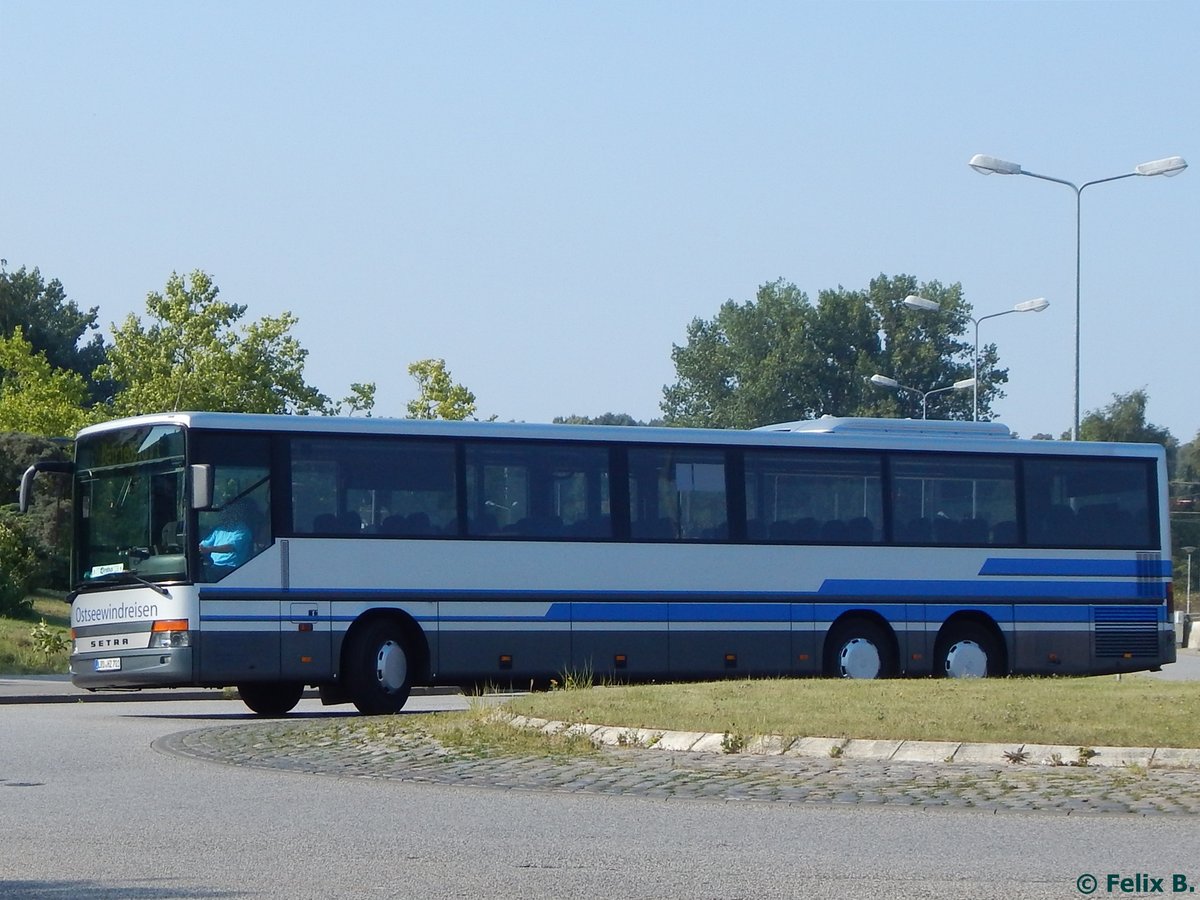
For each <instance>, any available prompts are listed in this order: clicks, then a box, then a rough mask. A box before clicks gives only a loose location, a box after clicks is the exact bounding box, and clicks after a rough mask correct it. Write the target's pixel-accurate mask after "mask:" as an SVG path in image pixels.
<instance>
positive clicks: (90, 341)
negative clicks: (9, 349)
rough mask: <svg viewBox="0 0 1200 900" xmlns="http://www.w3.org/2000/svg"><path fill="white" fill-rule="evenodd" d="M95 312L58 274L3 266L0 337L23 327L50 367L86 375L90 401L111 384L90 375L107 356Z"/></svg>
mask: <svg viewBox="0 0 1200 900" xmlns="http://www.w3.org/2000/svg"><path fill="white" fill-rule="evenodd" d="M96 317H97V308H96V307H92V308H91V309H89V310H87V311H86V312H85V311H83V310H81V309H80V308H79V307H78V305H76V303H75V302H74V301H72V300H68V299H67V295H66V291H65V290H64V289H63V286H62V282H60V281H59V280H58V279H57V278H56V279H54V280H52V281H50V282H45V281H43V279H42V274H41V272H39V271H38V270H37V269H32V270H29V269H26V268H24V267H22V268H20V269H18V270H17V271H15V272H7V271H4V270H3V268H0V337H11V336H12V335H13V334H14V333H15V332H16V331H17V329H21V331H22V333H23V334H24V336H25V340H27V341H28V342H29V343H30V344H31V345H32V346H33V349H34V352H40V353H42V354H44V355H45V357H46V360H47V361H48V362H49V363H50V365H51V366H53V367H54V368H55V369H65V370H67V371H69V372H75V373H76V374H78V375H79V376H80V377H82V378H83V379H84V380H85V382H86V384H87V387H88V395H89V396H88V402H89V404H90V403H94V402H98V401H100V400H103V399H105V398H106V397H107V396H109V395H110V394H111V393H112V385H110V384H105V383H98V382H95V381H93V380H92V377H93V373H94V372H95V371H96V369H98V368H99V367H100V366H101V365H102V364H103V363H104V359H105V347H104V339H103V338H102V337H101V335H100V333H99V331H98V330H97V328H98V326H97V323H96Z"/></svg>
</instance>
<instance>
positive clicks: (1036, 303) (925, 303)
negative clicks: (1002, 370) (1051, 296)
mask: <svg viewBox="0 0 1200 900" xmlns="http://www.w3.org/2000/svg"><path fill="white" fill-rule="evenodd" d="M904 305H905V306H908V307H911V308H912V309H928V310H935V309H941V307H940V306H939V305H938V303H937V302H936V301H934V300H926V299H925V298H924V297H918V296H916V295H915V294H909V295H908V296H907V297H905V298H904ZM1049 305H1050V301H1049V300H1047V299H1046V298H1045V297H1038V298H1037V299H1036V300H1024V301H1022V302H1021V303H1018V304H1016V305H1015V306H1014V307H1013V308H1012V309H1006V310H1004V311H1003V312H998V313H989V314H988V315H986V316H980V317H979V318H978V319H977V318H975V317H974V316H971V315H968V316H967V318H968V319H970V320H971V321H972V322H974V323H975V370H974V371H975V378H974V381H975V384H974V385H973V386H972V387H973V390H972V398H971V406H972V408H973V409H974V413H973V414H972V417H971V418H972V421H975V422H978V421H979V323H980V322H982V321H983V320H984V319H994V318H996V317H997V316H1007V315H1008V314H1009V313H1019V312H1041V311H1042V310H1043V309H1045V308H1046V307H1048V306H1049Z"/></svg>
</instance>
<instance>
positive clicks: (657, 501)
mask: <svg viewBox="0 0 1200 900" xmlns="http://www.w3.org/2000/svg"><path fill="white" fill-rule="evenodd" d="M629 505H630V536H631V537H632V538H633V539H634V540H673V541H711V540H725V539H727V538H728V537H729V518H728V512H727V504H726V498H725V454H724V453H722V452H721V451H718V450H711V451H709V450H693V449H691V448H669V447H663V448H633V449H630V451H629Z"/></svg>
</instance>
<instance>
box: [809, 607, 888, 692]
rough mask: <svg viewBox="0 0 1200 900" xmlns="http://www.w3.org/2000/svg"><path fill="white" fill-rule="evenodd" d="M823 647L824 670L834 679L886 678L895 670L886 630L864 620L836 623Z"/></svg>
mask: <svg viewBox="0 0 1200 900" xmlns="http://www.w3.org/2000/svg"><path fill="white" fill-rule="evenodd" d="M825 647H826V650H825V672H826V674H828V675H832V676H834V677H835V678H890V677H891V676H892V675H894V674H895V673H896V653H895V650H894V649H893V648H892V642H891V641H890V640H889V639H888V634H887V631H886V630H885V629H884V628H883V627H882V626H881V625H879V624H877V623H875V622H872V621H870V620H868V619H850V620H848V621H846V622H841V623H839V624H838V625H837V626H836V627H835V628H834V629H833V630H832V631H830V632H829V637H828V638H827V639H826V643H825Z"/></svg>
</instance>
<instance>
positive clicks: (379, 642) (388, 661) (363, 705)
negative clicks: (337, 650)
mask: <svg viewBox="0 0 1200 900" xmlns="http://www.w3.org/2000/svg"><path fill="white" fill-rule="evenodd" d="M408 648H409V644H408V637H407V635H406V634H405V631H404V628H403V627H402V626H401V625H399V624H398V623H396V622H393V621H391V620H389V619H376V620H375V621H373V622H369V623H367V624H366V625H365V626H363V627H362V628H361V629H360V630H359V631H357V632H356V633H355V634H354V636H353V637H352V638H351V639H350V644H349V646H348V647H347V648H346V657H345V675H346V687H347V690H348V693H349V694H350V699H351V701H353V703H354V705H355V706H356V707H357V708H358V711H359V712H360V713H362V714H363V715H367V716H380V715H388V714H390V713H398V712H400V710H401V709H402V708H403V707H404V704H405V702H406V701H407V700H408V694H409V691H410V690H411V689H412V664H411V662H412V658H411V654H410V652H409V649H408Z"/></svg>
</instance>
